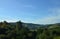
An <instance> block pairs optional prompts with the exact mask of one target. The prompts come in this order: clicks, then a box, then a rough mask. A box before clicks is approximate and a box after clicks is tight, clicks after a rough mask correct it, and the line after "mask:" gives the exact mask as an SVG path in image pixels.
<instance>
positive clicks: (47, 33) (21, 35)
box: [0, 21, 60, 39]
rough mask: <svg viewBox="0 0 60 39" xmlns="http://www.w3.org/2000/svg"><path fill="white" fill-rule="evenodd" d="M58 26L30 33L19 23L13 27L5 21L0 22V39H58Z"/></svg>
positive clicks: (59, 32)
mask: <svg viewBox="0 0 60 39" xmlns="http://www.w3.org/2000/svg"><path fill="white" fill-rule="evenodd" d="M59 37H60V25H59V24H56V25H55V24H54V25H47V27H40V28H39V29H37V31H31V30H30V29H28V28H27V27H25V26H23V23H22V22H21V21H18V22H16V23H15V25H13V24H11V23H8V22H6V21H4V22H0V39H57V38H58V39H60V38H59Z"/></svg>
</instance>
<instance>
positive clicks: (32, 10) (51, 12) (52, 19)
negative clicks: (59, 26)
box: [0, 0, 60, 24]
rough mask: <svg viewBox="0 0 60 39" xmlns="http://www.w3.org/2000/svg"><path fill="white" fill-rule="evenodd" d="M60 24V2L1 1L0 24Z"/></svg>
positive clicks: (46, 0) (36, 0) (48, 0)
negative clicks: (20, 22) (3, 22)
mask: <svg viewBox="0 0 60 39" xmlns="http://www.w3.org/2000/svg"><path fill="white" fill-rule="evenodd" d="M19 20H21V21H22V22H26V23H36V24H53V23H60V0H0V22H1V21H7V22H16V21H19Z"/></svg>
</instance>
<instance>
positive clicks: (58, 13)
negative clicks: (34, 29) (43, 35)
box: [35, 8, 60, 24]
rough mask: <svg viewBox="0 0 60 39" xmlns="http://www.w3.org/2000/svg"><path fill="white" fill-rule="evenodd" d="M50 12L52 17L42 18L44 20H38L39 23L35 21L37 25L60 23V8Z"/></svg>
mask: <svg viewBox="0 0 60 39" xmlns="http://www.w3.org/2000/svg"><path fill="white" fill-rule="evenodd" d="M48 12H50V13H51V15H49V16H47V17H45V18H42V19H37V21H35V23H38V24H52V23H58V22H60V9H59V8H54V9H49V10H48Z"/></svg>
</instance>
